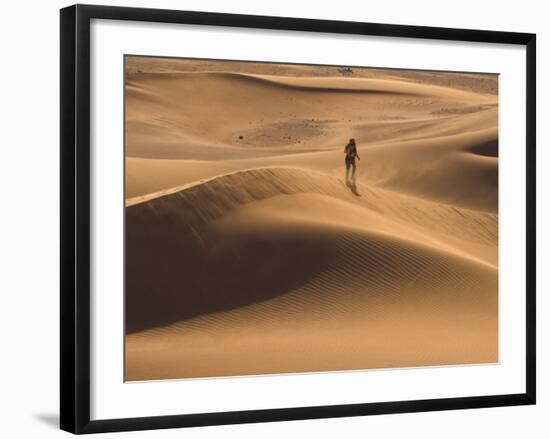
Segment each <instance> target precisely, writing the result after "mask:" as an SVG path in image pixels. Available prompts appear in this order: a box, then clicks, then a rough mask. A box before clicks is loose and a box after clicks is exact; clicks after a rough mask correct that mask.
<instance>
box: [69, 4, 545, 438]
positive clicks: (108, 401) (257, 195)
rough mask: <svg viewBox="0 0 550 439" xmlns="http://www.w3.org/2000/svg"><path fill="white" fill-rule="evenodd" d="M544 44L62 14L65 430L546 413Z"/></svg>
mask: <svg viewBox="0 0 550 439" xmlns="http://www.w3.org/2000/svg"><path fill="white" fill-rule="evenodd" d="M535 129H536V127H535V35H533V34H525V33H510V32H496V31H480V30H464V29H444V28H429V27H418V26H401V25H387V24H372V23H358V22H339V21H326V20H311V19H304V18H283V17H263V16H245V15H232V14H219V13H206V12H185V11H171V10H155V9H136V8H117V7H103V6H80V5H77V6H72V7H69V8H65V9H62V10H61V428H62V429H64V430H67V431H70V432H73V433H95V432H108V431H123V430H140V429H154V428H170V427H186V426H203V425H216V424H232V423H246V422H264V421H281V420H298V419H313V418H322V417H345V416H360V415H371V414H384V413H402V412H420V411H433V410H449V409H462V408H481V407H495V406H506V405H508V406H512V405H525V404H534V403H535V393H536V390H535V387H536V386H535Z"/></svg>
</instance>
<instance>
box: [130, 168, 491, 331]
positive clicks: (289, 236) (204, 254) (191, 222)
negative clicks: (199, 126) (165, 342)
mask: <svg viewBox="0 0 550 439" xmlns="http://www.w3.org/2000/svg"><path fill="white" fill-rule="evenodd" d="M359 191H360V193H359V196H356V195H353V194H352V193H351V192H350V191H349V190H348V188H346V187H345V186H344V185H343V184H342V183H341V182H340V181H339V180H337V179H335V178H331V177H326V176H324V175H322V174H318V173H314V172H311V171H305V170H301V169H290V168H289V169H286V168H282V169H278V168H275V169H256V170H250V171H244V172H237V173H234V174H229V175H225V176H221V177H218V178H214V179H212V180H209V181H206V182H204V183H199V184H196V185H190V186H186V187H183V188H175V189H172V190H171V191H168V192H163V193H159V194H153V195H149V196H147V197H141V198H136V199H133V200H130V201H129V202H128V207H127V223H126V224H127V268H128V270H131V272H132V273H133V275H132V277H131V278H130V279H128V282H129V283H128V285H127V288H128V291H131V292H132V294H131V295H128V297H127V329H128V330H129V331H130V332H135V331H139V330H142V329H146V328H150V327H156V326H162V325H166V324H170V323H174V322H177V321H179V320H182V319H186V318H189V317H193V316H195V315H198V314H202V313H210V312H214V311H220V310H224V309H226V308H235V307H238V306H242V305H244V304H247V303H248V302H249V301H257V300H263V299H268V298H271V297H274V296H277V295H279V294H283V293H284V292H285V291H289V290H292V289H293V288H295V287H297V286H299V285H301V284H303V283H304V282H306V281H307V280H308V279H310V278H311V277H314V276H316V275H317V274H318V273H321V272H324V271H326V270H327V269H328V267H329V266H330V265H332V264H334V263H335V261H333V260H332V259H331V250H330V249H331V246H332V245H333V242H332V239H330V240H328V241H327V239H326V238H325V237H324V236H323V231H324V230H325V229H326V230H333V232H332V235H335V236H337V233H336V232H335V231H338V230H340V231H342V233H344V231H348V232H349V231H354V233H359V234H365V233H366V234H376V236H378V235H383V236H387V238H384V239H390V238H391V239H393V240H396V241H397V242H402V243H403V245H404V246H405V247H411V246H413V247H414V248H416V249H417V250H416V251H420V250H418V248H420V249H424V250H422V251H425V250H426V248H429V249H430V250H429V251H430V252H432V253H434V254H439V255H440V256H441V258H443V259H445V258H449V257H451V258H456V259H458V260H462V259H464V260H466V261H468V263H470V264H472V265H473V266H476V265H479V266H481V267H484V268H483V269H484V270H488V271H489V272H492V271H494V270H495V265H494V264H495V263H496V254H492V253H491V251H490V249H491V248H492V247H493V246H494V243H495V242H496V240H497V236H496V235H495V233H494V223H495V221H496V218H495V217H494V216H493V215H490V214H483V213H480V212H474V211H468V210H465V209H464V210H458V209H456V208H450V207H448V206H445V205H437V204H435V203H432V204H431V205H430V206H429V208H428V206H426V205H425V206H419V205H418V202H416V201H415V200H414V199H410V198H409V197H406V196H402V195H399V194H393V193H391V192H387V191H383V190H380V189H369V188H368V187H367V186H360V187H359ZM305 195H307V196H316V197H317V198H309V199H307V200H306V199H302V198H300V196H305ZM281 200H289V201H288V203H290V204H284V205H281V204H280V203H282V201H281ZM285 202H286V201H285ZM426 203H427V202H426ZM300 205H308V207H309V209H308V213H307V214H305V216H304V217H302V216H301V214H300V212H301V209H300V208H299V206H300ZM279 207H280V208H279ZM244 208H247V209H248V210H247V211H246V214H244V213H241V214H240V215H241V216H239V213H240V212H242V211H243V209H244ZM260 208H261V209H263V210H262V211H261V212H263V213H262V214H260V210H259V209H260ZM293 208H294V209H295V210H294V211H293ZM267 211H268V212H270V214H269V215H266V214H265V212H267ZM280 212H284V214H281V213H280ZM228 215H232V216H233V217H234V218H237V217H239V218H242V222H243V224H244V225H243V226H242V227H238V226H236V225H235V224H237V222H235V221H233V223H232V224H233V225H232V226H231V227H230V228H229V226H228V220H227V216H228ZM247 216H248V217H249V218H250V219H246V218H247ZM266 218H268V219H269V220H268V219H266ZM289 221H290V224H288V227H283V224H285V223H287V222H289ZM270 223H273V224H274V225H278V229H279V230H277V228H275V229H273V230H271V229H269V228H268V229H266V230H263V229H262V227H261V226H262V224H263V225H264V226H265V225H266V224H270ZM300 224H302V226H299V225H300ZM252 225H253V226H255V228H256V229H258V230H263V233H257V235H254V233H253V232H252V231H253V228H251V226H252ZM293 228H294V229H295V232H291V230H293ZM241 229H242V230H241ZM285 230H286V232H285ZM311 230H316V233H315V234H314V235H312V236H309V235H310V234H311V233H312V232H311ZM334 230H335V231H334ZM459 231H461V232H460V233H461V240H460V241H458V240H455V239H454V236H455V235H456V234H457V233H458V232H459ZM308 236H309V237H308ZM362 239H366V238H365V236H363V238H362ZM366 241H368V240H366ZM393 246H395V244H393ZM417 247H418V248H417ZM144 248H146V249H148V251H147V252H144V251H141V250H140V249H144ZM483 248H485V249H486V251H485V253H483V252H481V253H480V252H479V249H483ZM480 254H481V257H480ZM263 258H265V263H262V259H263ZM412 259H414V258H412ZM405 260H406V258H404V259H403V260H402V261H400V262H399V264H398V265H401V264H403V263H405ZM304 261H310V262H311V263H308V264H304ZM411 263H413V262H411ZM178 267H185V269H180V268H178ZM373 269H374V270H376V268H373ZM281 273H285V275H284V276H281ZM219 279H221V280H222V282H224V283H223V284H216V282H217V280H219ZM151 280H154V283H151ZM231 282H237V284H235V285H232V284H231ZM260 282H261V284H260ZM213 283H214V284H213ZM216 285H217V286H216ZM236 291H238V292H239V293H238V294H236V295H235V293H234V292H236ZM191 292H192V293H191ZM224 294H227V295H229V296H228V297H224ZM151 295H154V296H155V300H151ZM181 301H183V302H181ZM186 301H187V302H189V303H186ZM174 303H178V306H174Z"/></svg>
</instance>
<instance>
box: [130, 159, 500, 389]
mask: <svg viewBox="0 0 550 439" xmlns="http://www.w3.org/2000/svg"><path fill="white" fill-rule="evenodd" d="M358 191H361V192H362V193H363V195H364V197H365V198H364V199H363V197H357V196H355V195H353V194H351V193H350V192H349V191H348V189H347V188H346V187H345V186H344V185H343V184H342V183H341V182H339V181H338V180H336V179H331V178H326V177H323V176H322V175H315V174H312V173H310V172H307V171H303V170H297V169H259V170H254V171H248V172H239V173H235V174H232V175H228V176H224V177H221V178H215V179H212V180H210V181H207V182H205V183H202V184H198V185H194V186H192V187H186V188H182V189H181V190H179V191H176V192H174V193H171V194H164V195H162V194H156V195H155V196H153V197H152V198H145V199H138V200H133V201H132V202H130V203H129V207H128V209H127V211H128V219H127V225H128V234H127V239H128V244H127V245H128V258H127V264H128V267H129V269H130V270H132V272H133V273H136V275H135V276H132V280H131V282H132V283H129V284H128V288H129V289H131V290H132V295H131V296H128V297H127V308H126V310H127V314H126V315H127V322H126V324H127V331H128V332H129V333H130V334H132V335H130V336H128V337H127V343H128V344H127V355H128V357H127V359H128V361H129V364H135V365H136V366H132V367H129V368H128V370H127V378H128V379H131V380H134V379H138V380H139V379H146V378H148V377H150V376H149V375H148V372H147V371H148V370H150V368H151V367H154V369H155V375H156V376H157V378H176V377H179V376H186V377H190V376H204V375H205V374H206V375H210V374H215V373H216V370H218V369H219V366H217V365H216V364H217V359H218V356H219V355H220V354H219V353H216V350H214V351H213V352H210V353H209V354H205V353H202V355H201V359H200V361H199V362H198V363H197V362H195V361H193V362H188V361H185V359H186V358H189V356H191V355H194V354H196V351H195V349H196V348H195V344H196V343H197V342H198V340H199V339H201V338H203V337H215V338H217V337H222V339H224V340H225V341H224V346H225V349H229V350H230V351H232V352H238V351H239V350H240V349H246V351H247V352H248V356H246V357H244V358H243V357H242V356H241V355H235V356H234V357H233V356H231V357H230V358H226V359H225V362H224V370H228V371H231V370H234V371H241V372H243V371H244V373H253V374H256V373H279V372H289V371H305V370H312V366H311V365H312V364H315V365H316V366H315V367H314V370H327V369H329V370H330V369H333V368H337V367H339V366H338V364H339V362H341V360H338V358H339V357H340V355H345V356H346V358H349V357H348V354H350V355H351V358H353V360H352V362H351V363H350V364H352V365H353V364H356V365H357V366H356V367H357V368H361V367H381V366H382V365H384V364H385V365H388V364H391V365H392V367H398V366H405V365H408V366H411V365H423V364H429V363H430V362H433V361H436V362H438V363H447V364H448V363H453V362H454V361H456V360H455V359H456V358H457V356H458V355H460V356H462V358H465V357H466V358H468V361H469V362H484V361H487V360H488V359H489V360H488V361H494V359H495V357H494V354H495V351H490V352H492V353H491V354H490V355H488V354H487V351H486V349H485V347H486V345H490V344H491V343H494V341H495V337H496V319H495V318H491V317H490V316H491V315H492V314H494V311H495V309H496V296H495V295H494V294H492V290H493V288H494V286H495V285H496V282H497V270H496V267H495V266H494V265H492V264H491V263H489V262H486V261H482V260H480V259H476V258H475V257H473V256H471V255H470V254H468V253H467V251H466V249H464V248H462V249H461V248H459V247H458V246H453V243H452V239H449V240H447V242H445V236H446V235H451V234H452V232H451V231H449V230H447V231H445V230H442V231H441V233H440V237H439V239H434V235H433V234H431V236H430V235H428V234H427V233H426V230H423V229H422V228H421V227H419V225H418V224H416V223H415V220H414V217H413V216H412V215H410V216H407V211H408V208H410V206H406V205H404V204H406V202H405V201H403V200H402V199H399V198H397V199H394V200H389V201H388V198H387V197H384V198H385V199H386V204H387V206H384V205H383V204H382V205H381V204H380V203H377V202H376V199H377V198H378V197H381V195H382V194H380V193H379V192H370V191H369V190H368V189H367V188H363V187H360V188H359V189H358ZM392 203H393V204H394V205H393V206H391V204H392ZM191 205H192V206H193V209H190V208H189V206H191ZM303 205H307V206H309V209H307V210H303V209H300V208H299V207H300V206H303ZM392 207H393V209H394V210H395V213H393V214H392V213H391V211H390V208H392ZM380 210H381V211H380ZM422 211H428V212H433V211H431V210H428V209H426V210H424V209H422ZM441 213H442V212H441V211H439V212H437V213H436V214H435V215H437V216H439V215H441ZM463 214H464V212H461V213H456V215H455V217H454V218H453V213H452V212H451V211H449V212H447V217H446V218H445V220H446V221H445V225H446V226H447V227H448V226H449V224H450V223H451V222H452V221H453V219H454V223H455V224H453V225H454V227H456V228H460V227H461V225H460V224H457V223H458V222H459V221H460V220H461V219H463V218H464V215H463ZM440 219H441V218H440ZM478 221H479V222H478ZM421 222H422V224H424V225H426V224H428V223H427V222H426V221H421ZM472 223H474V224H476V226H477V228H478V230H477V236H475V237H474V236H472V237H471V239H472V241H477V242H480V241H483V238H482V237H484V239H485V240H486V241H487V242H490V241H492V240H494V239H495V237H494V236H491V234H490V231H488V230H487V229H486V227H487V224H485V225H483V223H482V222H481V220H480V218H476V217H472ZM468 230H469V231H470V232H472V231H473V230H474V229H473V227H468ZM476 238H477V239H476ZM141 247H145V248H148V249H149V252H147V253H146V254H145V253H143V252H138V251H136V250H137V249H138V248H141ZM259 255H264V257H265V259H264V260H261V261H258V256H259ZM182 266H183V267H186V269H185V270H181V267H182ZM246 267H253V269H252V270H247V269H246ZM367 267H368V268H367ZM282 273H284V276H282V275H281V274H282ZM147 279H156V282H155V283H154V284H150V283H148V282H147ZM134 282H135V284H134ZM188 291H193V292H194V294H188ZM236 291H238V292H239V293H238V294H235V292H236ZM153 295H154V297H155V300H154V301H151V300H150V298H151V296H153ZM390 309H391V310H393V311H392V312H394V311H395V314H394V315H393V317H391V318H389V317H388V315H387V314H388V311H389V310H390ZM299 313H303V318H300V324H299V325H298V326H299V327H298V328H294V329H292V334H294V335H295V336H296V338H295V337H289V335H290V334H289V331H290V329H289V325H290V326H291V327H293V326H295V325H296V321H295V320H296V316H297V314H299ZM381 315H386V319H389V320H386V321H385V326H384V327H386V325H387V326H392V328H393V329H392V333H393V334H395V335H396V337H398V338H396V340H397V339H399V340H401V342H402V341H403V340H404V339H406V340H408V341H409V342H411V343H417V344H418V343H422V340H421V335H422V334H425V332H423V331H428V328H432V329H433V328H434V327H436V326H437V324H441V321H442V319H447V323H448V324H449V325H450V327H449V328H448V329H447V334H446V335H445V337H444V339H445V340H444V342H443V341H442V342H441V344H440V345H438V346H437V347H435V348H434V346H432V347H431V348H430V351H429V352H426V353H425V354H424V355H425V356H421V357H420V358H417V360H416V362H412V363H411V359H410V358H409V357H408V356H405V357H403V356H402V351H399V350H397V345H392V344H391V343H390V344H389V345H387V343H388V340H386V337H388V334H387V333H386V332H382V333H380V328H378V333H379V335H373V336H372V338H371V340H370V341H369V342H367V343H363V342H360V340H358V339H357V337H362V336H361V334H369V333H370V331H371V330H374V326H376V325H378V324H379V323H380V320H379V319H380V316H381ZM420 315H423V316H424V317H423V319H424V320H423V321H424V326H423V328H424V329H423V331H421V332H420V333H414V331H413V333H412V334H411V332H410V326H411V325H412V324H413V322H415V321H417V319H418V318H419V316H420ZM348 326H349V329H347V330H346V329H345V330H344V334H347V333H348V332H347V331H349V332H350V337H351V338H350V339H348V340H347V341H346V342H345V343H341V341H340V338H339V337H338V338H337V340H331V339H327V338H326V335H327V334H326V331H332V330H335V329H336V328H339V327H343V328H346V327H348ZM312 327H315V328H319V329H320V332H319V331H315V332H314V334H315V336H311V335H308V334H310V331H311V329H312ZM158 328H162V329H158ZM474 330H475V337H479V336H480V332H483V333H484V334H485V335H484V336H483V340H484V341H483V346H480V344H479V343H480V341H479V340H477V341H475V342H468V341H467V340H468V338H467V336H466V337H465V335H464V332H465V331H466V333H468V332H469V331H474ZM257 331H259V332H260V333H261V334H262V336H261V337H260V336H258V335H256V333H257ZM264 331H265V332H264ZM236 333H238V334H242V336H241V335H239V337H237V336H236ZM265 333H267V334H268V335H267V336H265ZM339 334H341V333H339ZM264 336H265V337H264ZM196 337H198V339H197V338H196ZM317 337H320V338H319V339H317ZM243 338H244V340H246V341H243V340H242V339H243ZM260 339H263V340H264V342H265V343H267V344H268V345H269V346H270V350H269V351H268V352H265V349H264V348H260V346H259V344H263V342H260ZM231 340H233V342H231ZM294 340H296V344H295V342H294ZM323 340H324V347H323V349H322V350H321V351H322V352H315V350H313V351H311V352H309V351H308V355H306V356H305V357H304V356H302V358H301V360H297V359H296V358H295V355H293V353H294V354H295V353H296V352H299V351H300V350H302V349H304V347H305V346H304V343H306V345H309V348H308V349H309V350H311V349H313V347H314V346H315V345H316V344H317V345H319V346H320V344H321V343H322V342H323ZM352 340H355V342H356V343H358V344H353V345H347V344H348V343H351V341H352ZM401 342H400V343H401ZM449 343H451V344H449ZM457 343H461V344H464V343H465V344H464V345H462V346H461V347H460V349H459V350H458V351H457V350H456V349H455V347H456V345H457ZM373 344H374V345H379V346H381V345H382V344H383V345H385V348H384V350H383V352H379V354H378V355H377V356H376V357H375V358H372V356H371V355H370V352H371V349H372V348H373ZM170 345H174V346H175V345H177V346H179V349H173V350H172V349H166V348H167V346H170ZM234 345H235V346H234ZM158 346H162V347H163V348H162V349H161V350H162V352H158ZM233 348H235V351H233ZM350 350H351V351H353V352H348V351H350ZM330 351H332V352H333V354H334V356H333V357H330V356H328V352H330ZM281 352H284V353H285V355H283V356H282V357H283V358H288V361H287V362H285V361H283V360H282V359H281V358H278V359H277V360H276V361H272V360H274V357H276V356H277V357H278V356H280V355H281ZM392 352H393V353H392ZM276 353H277V354H276ZM287 354H288V355H287ZM250 356H252V357H254V358H255V361H254V362H253V363H252V364H249V363H250V361H249V358H250ZM153 358H154V360H153ZM153 362H154V364H153ZM361 365H362V366H361ZM350 367H351V368H354V367H352V366H350V365H349V364H348V366H347V368H350ZM228 373H231V372H228Z"/></svg>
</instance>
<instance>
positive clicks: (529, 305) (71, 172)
mask: <svg viewBox="0 0 550 439" xmlns="http://www.w3.org/2000/svg"><path fill="white" fill-rule="evenodd" d="M92 19H105V20H132V21H142V22H159V23H182V24H195V25H209V26H229V27H242V28H257V29H277V30H294V31H303V32H325V33H327V32H328V33H336V34H356V35H373V36H385V37H407V38H422V39H437V40H454V41H467V42H485V43H502V44H514V45H523V46H525V47H526V59H527V62H526V66H525V68H526V75H527V76H526V78H527V89H526V99H527V101H526V109H527V111H526V122H527V123H526V133H525V136H526V148H527V151H526V159H527V170H526V171H527V181H526V187H527V198H526V202H527V209H526V219H527V223H526V224H527V230H526V240H527V241H526V242H527V248H526V255H527V257H526V270H527V271H526V272H527V284H526V294H527V297H526V322H527V326H526V357H525V364H526V375H525V386H526V387H525V389H526V391H525V393H518V394H508V395H494V396H475V397H459V398H444V399H428V400H414V401H395V402H381V403H366V404H346V405H333V406H316V407H299V408H283V409H269V410H251V411H238V412H223V413H201V414H181V415H173V416H150V417H140V418H129V419H105V420H90V213H91V211H90V21H91V20H92ZM60 24H61V41H60V44H61V64H60V68H61V75H60V76H61V78H60V80H61V83H60V84H61V87H60V88H61V113H60V122H61V127H60V130H61V153H60V161H61V163H60V165H61V188H60V190H61V212H60V213H61V222H60V227H61V273H60V275H61V291H60V293H61V300H60V302H61V303H60V305H61V349H60V361H61V370H60V380H61V386H60V396H61V398H60V400H61V404H60V412H61V413H60V426H61V429H63V430H66V431H69V432H72V433H77V434H80V433H99V432H114V431H129V430H145V429H160V428H174V427H191V426H208V425H219V424H240V423H251V422H268V421H271V422H272V421H287V420H303V419H315V418H327V417H347V416H364V415H374V414H387V413H404V412H427V411H437V410H454V409H471V408H482V407H497V406H516V405H527V404H535V401H536V349H535V344H536V339H535V336H536V333H535V325H536V322H535V318H536V316H535V306H536V298H535V287H536V285H535V279H536V273H535V263H536V261H535V258H536V248H535V245H536V244H535V241H536V236H535V233H536V229H535V212H536V211H535V209H536V206H535V200H536V193H535V155H536V151H535V144H536V134H535V132H536V122H535V119H536V116H535V111H536V109H535V107H536V103H535V99H536V96H535V95H536V76H535V75H536V73H535V70H536V55H535V52H536V36H535V34H530V33H514V32H496V31H484V30H466V29H447V28H436V27H424V26H403V25H387V24H377V23H358V22H345V21H329V20H312V19H303V18H287V17H284V18H283V17H265V16H252V15H233V14H221V13H206V12H190V11H175V10H158V9H142V8H126V7H124V8H121V7H110V6H89V5H75V6H70V7H67V8H64V9H62V10H61V19H60Z"/></svg>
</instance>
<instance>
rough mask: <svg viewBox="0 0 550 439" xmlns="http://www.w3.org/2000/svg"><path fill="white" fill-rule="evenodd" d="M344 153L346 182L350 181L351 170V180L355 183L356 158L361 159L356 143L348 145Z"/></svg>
mask: <svg viewBox="0 0 550 439" xmlns="http://www.w3.org/2000/svg"><path fill="white" fill-rule="evenodd" d="M344 153H345V154H346V160H345V164H346V182H347V181H348V180H349V170H350V168H351V178H352V180H354V181H355V168H356V165H355V157H359V156H358V155H357V146H356V145H355V143H348V144H347V145H346V147H345V148H344Z"/></svg>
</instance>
